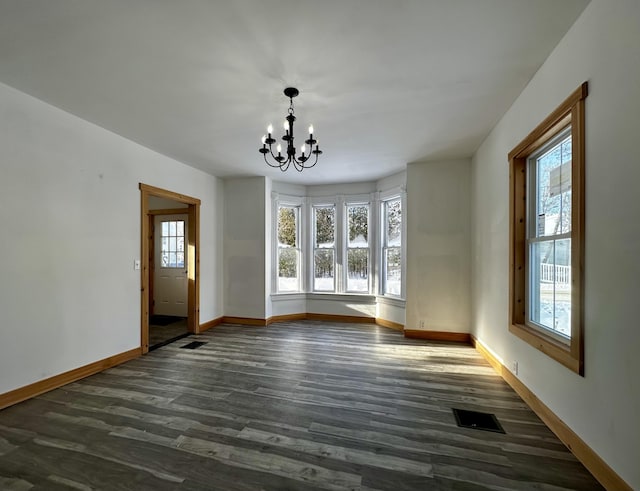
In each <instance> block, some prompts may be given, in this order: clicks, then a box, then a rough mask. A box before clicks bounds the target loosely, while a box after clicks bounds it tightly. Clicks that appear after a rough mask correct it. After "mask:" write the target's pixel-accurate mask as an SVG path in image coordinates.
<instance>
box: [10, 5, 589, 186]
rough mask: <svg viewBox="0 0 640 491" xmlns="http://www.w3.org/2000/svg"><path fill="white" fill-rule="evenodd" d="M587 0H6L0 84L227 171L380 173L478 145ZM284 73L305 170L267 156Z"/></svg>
mask: <svg viewBox="0 0 640 491" xmlns="http://www.w3.org/2000/svg"><path fill="white" fill-rule="evenodd" d="M587 3H588V0H535V1H533V0H315V1H310V0H181V1H172V0H102V1H99V0H55V1H54V0H0V81H1V82H3V83H5V84H7V85H10V86H13V87H15V88H17V89H19V90H21V91H23V92H26V93H28V94H31V95H33V96H35V97H37V98H39V99H42V100H44V101H46V102H48V103H50V104H53V105H55V106H57V107H60V108H62V109H64V110H66V111H69V112H71V113H73V114H76V115H78V116H79V117H81V118H84V119H86V120H88V121H91V122H93V123H95V124H97V125H99V126H102V127H104V128H107V129H109V130H111V131H113V132H115V133H118V134H120V135H122V136H124V137H126V138H129V139H131V140H133V141H136V142H138V143H140V144H142V145H144V146H146V147H149V148H152V149H154V150H156V151H158V152H160V153H163V154H166V155H168V156H171V157H174V158H176V159H178V160H180V161H182V162H185V163H187V164H189V165H192V166H194V167H197V168H199V169H202V170H205V171H207V172H209V173H212V174H214V175H217V176H221V177H225V176H240V175H268V176H271V177H273V178H274V179H277V180H280V181H287V182H292V183H299V184H321V183H322V184H326V183H334V182H356V181H368V180H374V179H378V178H380V177H383V176H386V175H389V174H393V173H395V172H399V171H401V170H403V169H404V168H405V165H406V164H407V163H409V162H416V161H422V160H432V159H443V158H457V157H468V156H470V155H472V153H473V152H474V151H475V150H476V149H477V147H478V146H479V144H480V143H481V142H482V140H483V139H484V138H485V137H486V135H487V134H488V132H489V131H490V130H491V128H492V127H493V125H494V124H495V123H496V122H497V121H498V119H499V118H500V117H501V115H502V114H503V113H504V112H505V111H506V110H507V109H508V107H509V106H510V104H511V103H512V102H513V101H514V99H515V98H516V96H517V95H518V94H519V93H520V91H521V90H522V89H523V88H524V86H525V85H526V83H527V82H528V81H529V80H530V78H531V77H532V76H533V74H534V73H535V71H536V70H537V69H538V67H539V66H540V65H541V64H542V62H543V61H544V60H545V58H546V57H547V56H548V55H549V53H550V52H551V50H552V49H553V47H554V46H555V45H556V44H557V43H558V42H559V40H560V39H561V37H562V36H563V35H564V33H565V32H566V31H567V30H568V28H569V27H570V26H571V24H572V23H573V21H574V20H575V19H576V18H577V17H578V15H579V14H580V13H581V12H582V10H583V9H584V7H585V6H586V4H587ZM287 86H294V87H297V88H298V89H299V90H300V96H299V97H297V98H296V99H295V100H294V102H295V109H296V116H297V118H298V124H299V126H298V128H299V129H300V130H304V131H303V132H302V134H298V133H296V134H297V135H298V137H299V138H298V141H300V140H301V139H302V138H301V137H302V136H304V133H306V128H307V126H308V124H309V123H313V125H314V126H315V133H316V135H317V137H318V139H319V140H320V143H321V148H322V149H323V151H324V155H322V157H321V159H320V161H319V163H318V165H317V166H316V167H314V168H313V169H308V170H305V171H304V172H302V173H297V172H295V171H294V170H293V169H290V170H289V171H288V172H287V173H285V174H283V173H281V172H280V171H279V170H277V169H270V168H268V167H267V165H266V164H265V163H264V161H263V160H262V155H260V154H259V153H258V148H259V147H260V138H261V136H262V135H263V134H264V133H265V128H266V125H267V124H268V123H269V122H272V123H273V125H274V127H275V128H276V130H277V135H278V136H279V135H280V133H281V130H280V129H281V128H282V121H283V119H284V116H285V115H286V110H287V107H288V99H287V98H285V96H284V95H283V94H282V91H283V89H284V88H285V87H287Z"/></svg>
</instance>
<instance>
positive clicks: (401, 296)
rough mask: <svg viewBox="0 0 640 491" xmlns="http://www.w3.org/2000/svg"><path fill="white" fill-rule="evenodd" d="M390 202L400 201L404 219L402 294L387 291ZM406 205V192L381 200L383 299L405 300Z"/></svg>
mask: <svg viewBox="0 0 640 491" xmlns="http://www.w3.org/2000/svg"><path fill="white" fill-rule="evenodd" d="M390 201H399V202H400V210H401V217H402V227H401V231H400V248H399V249H400V293H399V294H397V295H396V294H394V293H388V292H387V291H386V289H387V274H386V264H387V262H386V254H385V252H386V250H387V249H388V248H389V246H388V245H387V215H386V209H387V204H388V203H389V202H390ZM405 209H406V203H405V199H404V192H401V193H389V194H387V195H385V196H384V197H381V199H380V224H379V234H378V236H379V240H380V247H379V261H378V264H379V266H380V267H379V281H380V285H379V289H380V291H379V293H380V295H381V296H383V297H389V298H399V299H404V292H405V281H406V245H405V244H406V221H405V220H406V218H405V216H404V215H405Z"/></svg>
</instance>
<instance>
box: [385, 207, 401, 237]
mask: <svg viewBox="0 0 640 491" xmlns="http://www.w3.org/2000/svg"><path fill="white" fill-rule="evenodd" d="M385 222H386V230H385V234H386V245H387V246H390V247H398V246H400V245H401V243H402V208H401V201H400V200H399V199H396V200H393V201H387V202H386V203H385Z"/></svg>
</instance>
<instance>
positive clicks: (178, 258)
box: [176, 252, 184, 268]
mask: <svg viewBox="0 0 640 491" xmlns="http://www.w3.org/2000/svg"><path fill="white" fill-rule="evenodd" d="M176 267H178V268H184V252H178V253H177V254H176Z"/></svg>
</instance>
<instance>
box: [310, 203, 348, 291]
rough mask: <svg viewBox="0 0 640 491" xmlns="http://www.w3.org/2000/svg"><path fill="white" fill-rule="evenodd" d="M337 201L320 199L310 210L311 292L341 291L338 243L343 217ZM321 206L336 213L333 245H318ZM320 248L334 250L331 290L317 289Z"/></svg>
mask: <svg viewBox="0 0 640 491" xmlns="http://www.w3.org/2000/svg"><path fill="white" fill-rule="evenodd" d="M336 201H337V200H336ZM336 201H332V202H327V201H318V202H316V203H312V204H311V206H310V211H311V224H310V225H311V226H310V229H311V244H310V245H311V250H310V252H311V254H310V257H309V259H310V261H311V268H310V273H311V278H310V279H311V283H310V288H309V292H310V293H338V292H339V291H340V287H339V285H338V281H339V279H338V278H339V272H338V264H340V258H339V257H338V251H339V250H340V248H339V247H338V244H339V243H340V240H339V237H338V234H339V230H340V224H339V220H340V219H341V217H339V216H338V214H339V210H340V207H339V206H338V203H337V202H336ZM320 208H329V209H333V214H334V222H333V247H316V233H317V230H316V227H317V223H316V209H320ZM318 250H332V251H333V289H331V290H316V251H318Z"/></svg>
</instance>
